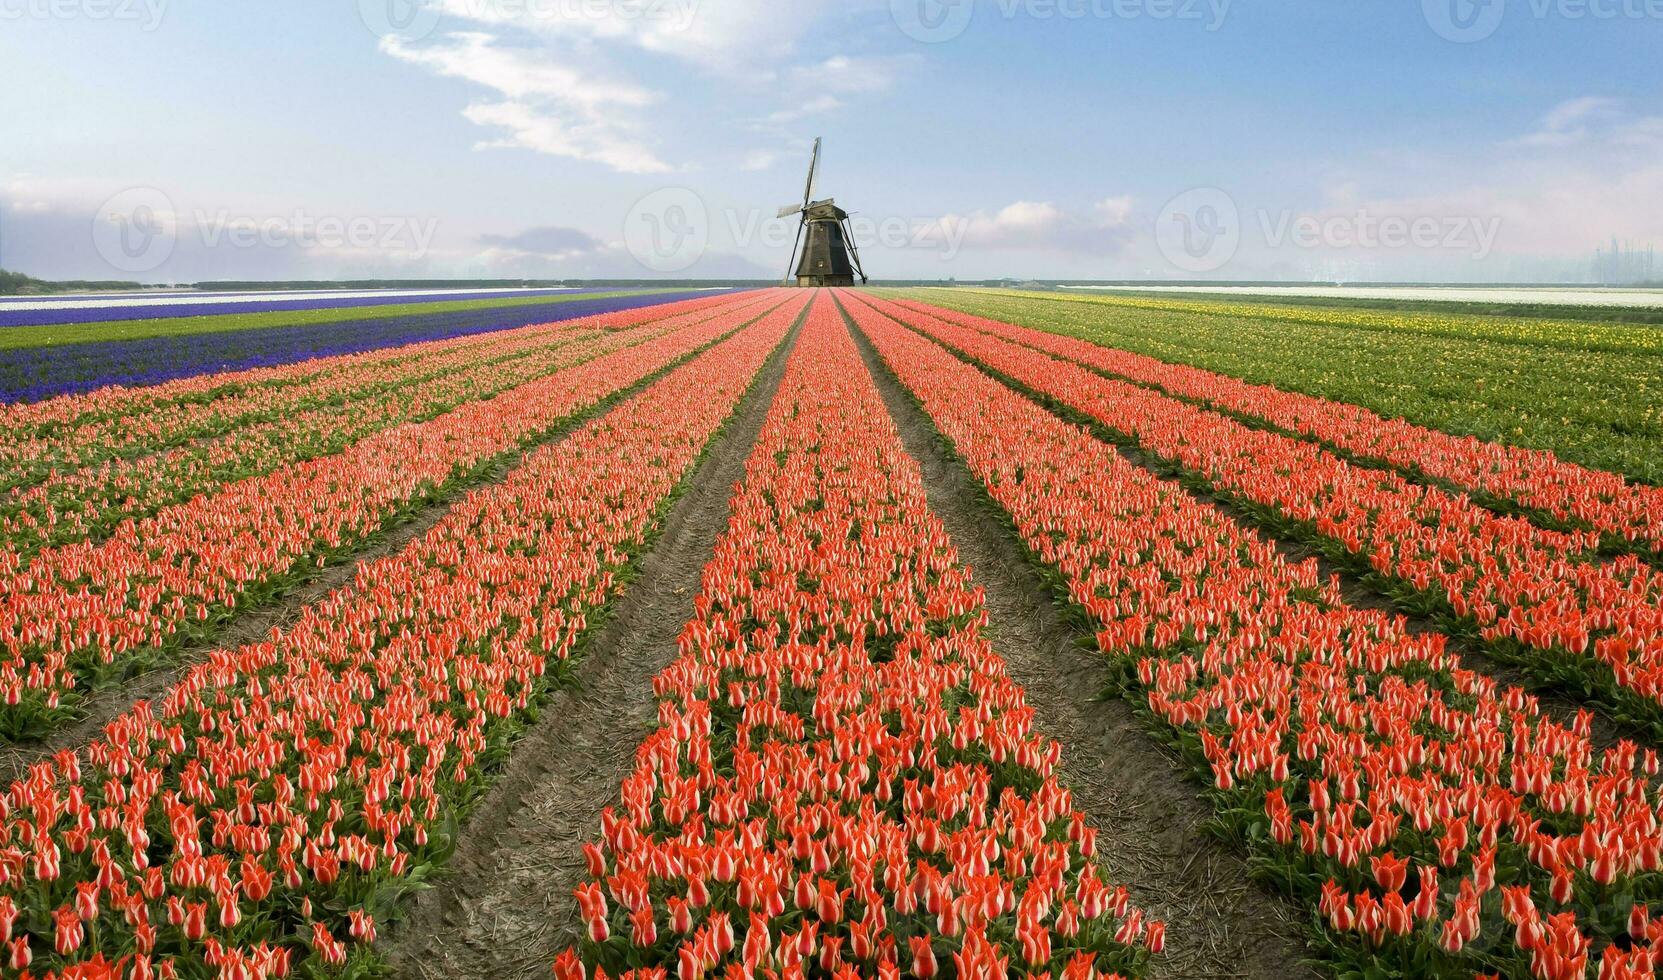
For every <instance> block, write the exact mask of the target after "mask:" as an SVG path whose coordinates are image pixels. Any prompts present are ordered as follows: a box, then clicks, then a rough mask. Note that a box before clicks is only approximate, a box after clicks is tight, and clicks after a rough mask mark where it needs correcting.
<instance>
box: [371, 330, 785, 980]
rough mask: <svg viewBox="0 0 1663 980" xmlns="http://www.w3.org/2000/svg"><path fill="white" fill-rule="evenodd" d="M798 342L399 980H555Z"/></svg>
mask: <svg viewBox="0 0 1663 980" xmlns="http://www.w3.org/2000/svg"><path fill="white" fill-rule="evenodd" d="M796 340H797V330H795V329H794V330H793V331H792V333H791V334H790V335H789V336H788V337H787V338H786V341H785V343H783V344H781V345H780V349H779V350H777V351H775V352H774V354H773V356H772V358H771V359H770V360H769V361H768V363H767V364H766V366H764V368H763V370H762V372H761V374H760V375H759V376H758V378H757V381H756V383H755V384H754V385H753V387H752V389H751V391H750V392H749V393H747V395H746V396H745V399H744V400H743V401H742V402H741V403H740V406H739V409H738V411H737V412H736V413H735V415H734V417H733V418H732V419H730V420H729V421H728V424H727V425H726V426H725V427H724V428H723V430H722V432H721V433H720V434H719V435H718V436H717V438H716V440H715V441H714V442H713V443H712V445H711V447H710V449H709V450H708V451H707V452H706V454H705V456H704V458H703V459H702V460H701V461H700V463H699V465H698V466H697V467H696V468H695V470H694V472H693V473H692V475H691V476H690V477H689V478H688V480H687V482H686V484H685V486H686V490H685V492H684V493H683V494H682V495H681V496H680V497H679V498H678V499H677V500H676V502H675V503H674V505H673V506H672V507H671V509H670V512H669V514H668V516H667V517H666V518H665V521H664V525H663V527H662V529H661V530H660V532H659V534H658V536H657V538H656V540H655V541H654V543H653V545H652V547H651V549H650V550H649V551H648V552H647V553H646V554H645V555H644V556H643V557H642V558H641V559H640V562H639V566H638V569H637V574H636V577H635V579H634V580H633V581H632V582H630V583H629V584H628V585H627V586H625V588H624V590H623V593H622V595H621V596H620V597H619V599H618V600H617V605H616V607H615V608H614V610H613V615H612V618H611V620H610V621H609V622H608V623H607V624H606V625H605V626H604V627H602V629H601V631H600V632H599V634H598V635H596V636H595V638H594V640H593V641H592V642H591V643H590V644H588V646H587V649H586V651H585V653H584V655H583V657H582V659H581V661H579V662H578V664H577V665H576V667H575V668H573V670H572V674H571V678H570V683H568V684H567V685H565V686H563V687H562V688H560V689H559V690H557V691H555V692H554V693H553V694H552V695H550V697H549V699H548V701H547V703H546V704H545V705H544V707H543V709H542V715H541V720H540V721H539V722H538V723H537V724H536V725H535V726H534V727H533V728H532V729H531V730H530V731H529V732H527V734H526V736H525V737H524V738H523V739H522V740H520V741H519V742H518V743H517V744H516V745H515V748H514V752H513V755H512V756H511V757H510V761H509V763H508V765H507V767H506V768H505V770H504V771H503V772H502V773H501V775H500V776H499V777H498V778H497V779H496V780H495V782H494V783H493V784H492V786H491V789H490V790H489V791H488V792H487V794H486V796H485V798H484V799H483V800H481V801H480V803H479V805H478V807H477V809H475V810H474V811H473V813H472V815H471V816H470V818H469V819H468V821H467V822H466V824H465V825H464V826H463V827H462V828H461V830H460V831H459V838H460V839H459V841H458V845H457V849H456V853H455V854H454V855H453V856H452V858H451V860H450V861H449V862H448V864H447V866H446V871H445V872H444V877H443V878H442V879H441V880H440V881H439V882H438V884H437V885H436V886H435V887H434V888H432V889H430V890H428V891H426V892H423V893H421V894H420V895H418V896H417V898H416V900H415V901H414V902H413V903H412V905H411V908H410V910H409V911H408V913H407V914H406V915H405V916H404V918H403V919H401V920H400V921H399V922H398V923H396V924H395V925H394V926H393V928H392V929H390V930H388V931H387V933H386V934H385V936H384V938H383V939H382V940H381V942H380V943H379V944H378V949H379V950H380V952H381V953H382V954H383V955H384V956H385V957H386V958H387V960H388V962H389V963H390V964H391V966H392V967H393V969H394V971H395V973H397V975H399V976H405V977H419V978H434V980H438V978H447V980H448V978H460V977H491V978H508V977H537V978H546V977H547V976H548V973H549V967H550V964H551V963H553V961H554V957H555V955H556V954H557V953H559V952H560V950H562V949H564V948H565V947H566V946H568V945H571V944H572V943H575V942H577V941H578V939H579V937H580V934H581V929H582V921H581V920H580V919H579V918H578V915H577V907H576V904H575V903H574V902H573V900H572V889H573V888H574V887H576V886H577V885H578V884H579V883H580V882H581V881H582V879H583V875H584V863H583V853H582V845H583V843H584V842H585V841H588V840H590V839H592V838H594V837H595V836H596V835H597V834H598V832H599V830H600V811H601V810H602V809H603V808H604V807H606V806H608V805H612V804H615V803H616V802H617V801H618V793H619V787H620V785H621V784H622V783H623V780H624V777H625V776H627V775H628V773H629V771H630V768H631V767H632V765H633V764H634V759H635V748H636V746H637V745H639V744H640V742H641V740H642V739H644V738H645V737H646V736H647V735H648V734H649V733H651V731H652V730H653V728H654V727H655V726H656V725H657V723H658V715H657V711H656V708H655V703H654V700H653V693H652V678H653V676H654V675H655V674H657V673H658V672H659V671H660V670H662V669H663V668H664V667H665V666H667V665H668V664H669V663H670V661H671V660H673V659H674V658H675V655H676V639H677V637H678V636H679V635H680V634H681V630H682V627H683V626H684V625H685V624H686V623H687V621H688V620H689V619H691V618H693V614H694V608H693V600H694V598H695V597H696V596H697V595H698V594H699V587H700V576H701V573H702V572H703V570H704V566H705V564H706V563H707V562H709V561H710V559H711V557H712V555H713V554H714V553H715V548H716V540H717V538H718V537H719V536H720V535H721V533H722V531H724V530H725V529H726V528H727V523H728V517H729V498H730V496H731V494H732V490H733V487H734V485H735V484H736V483H738V482H739V481H740V480H741V479H742V478H743V477H744V473H745V461H746V459H747V458H748V457H749V456H750V453H751V448H752V446H753V445H754V444H755V442H756V439H757V435H758V433H760V432H761V430H762V424H763V421H764V420H765V419H766V418H767V414H768V407H769V405H771V404H772V403H773V400H774V394H775V392H776V391H777V390H778V388H779V384H780V379H781V378H782V377H783V376H784V373H785V363H786V358H787V357H788V356H789V354H790V352H791V349H792V348H793V347H794V346H795V345H796Z"/></svg>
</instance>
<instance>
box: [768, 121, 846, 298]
mask: <svg viewBox="0 0 1663 980" xmlns="http://www.w3.org/2000/svg"><path fill="white" fill-rule="evenodd" d="M819 172H820V140H819V139H816V140H815V141H814V157H813V159H811V160H810V161H809V164H808V182H807V183H806V184H804V185H803V203H801V204H789V205H786V206H785V207H783V208H780V212H779V217H781V218H789V217H790V216H791V215H794V214H796V215H801V218H800V219H799V220H798V222H797V240H796V241H795V242H794V243H793V244H792V246H791V264H790V265H789V266H787V267H786V269H787V275H788V276H794V277H795V279H796V283H797V285H799V286H853V285H854V284H855V280H856V279H857V278H858V279H859V280H860V281H861V282H862V283H865V282H866V273H865V271H864V270H862V269H861V267H860V250H859V249H858V248H856V246H855V239H854V235H853V234H851V233H850V231H849V212H847V211H845V210H843V209H842V208H840V207H838V206H837V202H836V201H834V200H833V199H832V198H829V197H828V198H826V199H825V200H822V201H816V200H814V182H815V179H816V177H818V176H819ZM799 247H800V248H801V250H802V257H801V259H799V258H798V249H799ZM793 268H794V269H795V272H793V271H791V270H792V269H793Z"/></svg>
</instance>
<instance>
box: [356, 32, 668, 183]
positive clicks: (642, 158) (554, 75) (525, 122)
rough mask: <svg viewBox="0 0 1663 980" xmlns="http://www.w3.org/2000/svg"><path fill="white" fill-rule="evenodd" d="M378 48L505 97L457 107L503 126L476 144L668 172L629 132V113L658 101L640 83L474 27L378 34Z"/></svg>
mask: <svg viewBox="0 0 1663 980" xmlns="http://www.w3.org/2000/svg"><path fill="white" fill-rule="evenodd" d="M381 49H382V50H383V51H384V52H386V53H387V54H389V55H391V56H393V57H395V58H398V59H399V60H401V61H405V62H409V63H410V64H414V65H419V66H421V67H423V68H426V69H428V70H430V71H432V72H434V73H436V74H439V75H443V76H445V77H448V78H460V79H464V80H466V81H469V82H473V83H475V84H477V85H483V86H485V87H487V88H491V89H495V90H496V91H497V92H499V93H501V94H502V95H504V96H506V98H505V99H504V100H502V101H496V102H477V103H474V104H473V105H470V106H468V107H467V108H466V109H464V110H463V115H464V116H465V117H466V118H467V119H468V121H470V122H473V123H475V124H477V125H480V126H485V127H488V128H495V129H499V130H503V131H504V135H503V136H502V137H500V138H498V139H495V140H487V141H484V142H482V143H481V144H480V146H482V147H518V148H522V149H527V150H533V151H535V152H538V153H546V154H550V155H552V156H563V157H572V158H574V159H578V160H592V161H595V162H597V163H602V164H605V165H607V166H609V167H611V168H613V169H614V170H620V171H623V172H625V173H664V172H667V171H668V170H669V169H670V167H669V165H667V164H665V163H664V162H663V161H662V160H660V159H659V158H658V157H657V156H656V155H655V154H654V153H653V151H652V150H651V149H650V148H648V147H647V146H646V144H645V143H644V142H642V141H641V140H640V139H639V138H638V137H637V135H636V134H637V132H638V129H639V127H638V125H637V124H636V123H634V122H633V121H632V118H631V116H630V115H629V112H628V110H631V109H639V108H642V107H645V106H649V105H652V104H653V103H654V102H656V101H658V96H657V95H656V94H655V93H653V92H651V91H648V90H647V89H644V88H641V87H640V86H637V85H632V84H629V83H627V82H616V81H612V80H609V79H607V78H604V77H601V76H599V75H597V74H594V73H588V72H584V71H581V70H579V69H578V68H575V67H573V66H572V65H570V64H564V63H558V62H553V61H550V60H549V59H548V58H547V56H546V54H545V53H544V52H539V51H535V50H531V49H526V48H514V47H506V46H503V45H502V44H500V43H498V41H497V40H496V39H495V38H493V37H491V36H490V35H488V34H483V33H479V32H462V33H457V34H451V35H447V36H446V37H444V38H442V39H441V40H439V41H437V42H434V43H431V44H424V45H421V46H413V45H411V44H410V43H409V42H406V41H404V40H402V39H401V38H399V37H397V36H389V37H386V38H383V39H382V42H381Z"/></svg>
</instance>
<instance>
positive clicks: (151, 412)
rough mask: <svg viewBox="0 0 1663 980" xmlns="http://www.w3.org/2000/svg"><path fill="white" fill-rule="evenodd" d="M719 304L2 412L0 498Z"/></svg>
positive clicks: (634, 312) (120, 389)
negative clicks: (69, 474) (2, 493)
mask: <svg viewBox="0 0 1663 980" xmlns="http://www.w3.org/2000/svg"><path fill="white" fill-rule="evenodd" d="M740 298H742V297H734V296H728V295H724V296H717V297H708V298H701V299H697V300H687V301H684V302H680V303H668V304H663V305H659V306H649V307H640V308H636V309H630V310H619V311H616V312H612V313H603V314H599V315H596V316H590V317H584V318H582V319H578V320H569V321H565V322H562V323H556V324H549V325H545V326H533V327H524V328H519V329H515V330H504V331H498V332H495V333H490V334H476V335H473V336H468V337H458V338H453V339H450V340H436V341H426V342H422V343H416V344H409V345H405V346H402V347H390V348H385V349H381V350H374V351H368V352H365V353H362V354H346V355H339V356H334V357H322V358H316V359H313V360H310V361H302V362H299V363H295V364H286V365H282V366H279V367H268V368H250V369H247V370H241V371H227V372H220V373H214V374H203V375H196V376H193V377H189V378H181V379H179V380H176V381H169V382H165V383H163V384H159V385H153V386H145V387H124V386H112V387H108V388H103V389H100V390H97V391H92V392H88V393H85V394H78V395H63V396H60V397H57V398H52V399H48V400H46V401H41V402H33V403H24V404H13V405H0V490H10V489H14V488H17V487H27V486H30V485H32V484H33V483H35V482H38V481H39V480H42V479H45V478H46V477H48V476H50V475H52V474H54V473H62V472H65V471H68V470H73V469H79V468H82V467H86V466H92V465H96V464H98V463H100V462H102V461H104V460H109V459H119V458H126V457H132V456H137V455H141V454H144V453H152V452H158V451H161V450H163V449H167V448H169V447H171V446H174V445H178V444H179V443H182V442H185V441H188V440H191V439H202V438H210V437H213V436H216V435H223V434H225V433H227V432H230V431H232V430H234V429H236V428H237V427H239V426H242V425H247V424H250V423H253V422H259V421H268V420H271V419H276V418H281V417H283V416H284V415H286V414H289V413H293V412H296V411H301V410H305V409H309V408H315V407H318V406H323V405H327V404H331V403H334V402H338V401H341V400H345V399H349V398H356V397H362V396H363V395H364V394H366V393H373V392H376V391H381V390H384V389H386V388H388V387H390V386H394V385H397V384H399V383H401V382H402V381H403V380H404V379H405V378H407V377H409V376H410V374H411V372H412V371H420V370H422V369H423V368H424V367H427V366H431V367H433V368H440V369H442V368H447V367H448V368H454V367H459V366H463V365H466V364H471V363H479V362H480V361H482V360H486V359H490V358H493V357H499V356H503V355H506V354H510V353H513V352H516V351H527V350H533V349H535V348H536V347H537V346H539V345H542V344H545V343H548V342H549V341H550V340H551V339H555V338H561V337H565V336H568V335H570V334H571V333H573V332H581V331H586V330H598V329H617V328H621V327H628V326H635V325H637V324H641V323H645V322H648V321H652V320H661V319H667V318H669V317H672V316H677V315H680V314H683V313H691V312H695V311H699V310H704V309H708V308H711V307H715V306H720V305H725V304H726V303H729V302H733V301H734V300H736V299H740Z"/></svg>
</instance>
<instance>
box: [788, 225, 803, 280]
mask: <svg viewBox="0 0 1663 980" xmlns="http://www.w3.org/2000/svg"><path fill="white" fill-rule="evenodd" d="M806 224H808V219H807V218H806V217H805V218H803V219H802V220H800V221H798V222H797V237H796V238H795V239H794V240H793V241H792V242H791V260H790V261H789V262H788V263H787V264H786V266H785V281H786V282H790V281H791V280H792V279H794V278H796V268H797V246H799V245H801V244H802V243H803V226H804V225H806Z"/></svg>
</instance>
